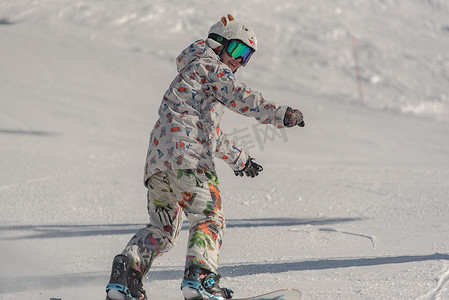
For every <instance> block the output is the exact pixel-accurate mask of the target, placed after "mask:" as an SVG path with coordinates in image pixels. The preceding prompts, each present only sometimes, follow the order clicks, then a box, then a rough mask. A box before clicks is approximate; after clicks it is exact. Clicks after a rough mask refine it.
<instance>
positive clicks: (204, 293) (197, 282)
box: [181, 266, 234, 300]
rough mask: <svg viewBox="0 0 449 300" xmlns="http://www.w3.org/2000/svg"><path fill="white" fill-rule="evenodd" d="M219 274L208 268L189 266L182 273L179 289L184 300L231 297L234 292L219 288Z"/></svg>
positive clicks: (216, 299)
mask: <svg viewBox="0 0 449 300" xmlns="http://www.w3.org/2000/svg"><path fill="white" fill-rule="evenodd" d="M220 277H221V276H220V275H218V274H215V273H213V272H210V271H209V270H206V269H203V268H200V267H197V266H191V267H189V268H188V269H187V270H186V272H185V273H184V280H183V281H182V283H181V290H182V293H183V296H184V299H185V300H206V299H213V300H224V299H231V298H232V295H233V294H234V292H233V291H232V290H230V289H227V288H220V286H219V280H220Z"/></svg>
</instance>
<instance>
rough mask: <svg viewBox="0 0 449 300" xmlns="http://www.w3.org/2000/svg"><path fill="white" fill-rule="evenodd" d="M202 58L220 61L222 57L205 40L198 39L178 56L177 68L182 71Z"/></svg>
mask: <svg viewBox="0 0 449 300" xmlns="http://www.w3.org/2000/svg"><path fill="white" fill-rule="evenodd" d="M200 58H210V59H212V60H214V61H218V60H219V59H220V58H219V57H218V55H217V54H215V52H214V50H212V48H210V47H209V46H208V45H207V44H206V42H205V41H204V40H198V41H196V42H194V43H193V44H191V45H190V46H188V47H187V48H185V49H184V50H183V51H182V52H181V54H179V56H178V57H177V58H176V68H177V69H178V72H181V71H182V70H183V69H184V68H185V67H187V66H188V65H190V64H191V63H192V62H193V61H195V60H197V59H200Z"/></svg>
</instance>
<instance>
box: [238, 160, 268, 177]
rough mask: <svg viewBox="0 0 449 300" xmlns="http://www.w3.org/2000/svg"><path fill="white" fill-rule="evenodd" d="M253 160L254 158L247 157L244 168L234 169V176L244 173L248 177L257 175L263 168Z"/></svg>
mask: <svg viewBox="0 0 449 300" xmlns="http://www.w3.org/2000/svg"><path fill="white" fill-rule="evenodd" d="M253 160H254V158H251V157H250V158H248V161H247V162H246V165H245V168H243V170H240V171H234V174H235V176H243V175H246V176H248V177H252V178H254V177H256V176H257V175H259V173H260V172H262V171H263V168H262V166H261V165H258V164H256V163H255V162H254V161H253Z"/></svg>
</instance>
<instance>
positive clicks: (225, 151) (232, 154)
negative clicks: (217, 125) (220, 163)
mask: <svg viewBox="0 0 449 300" xmlns="http://www.w3.org/2000/svg"><path fill="white" fill-rule="evenodd" d="M216 141H217V148H216V150H215V156H216V157H218V158H220V159H222V160H224V161H225V162H226V163H227V164H228V165H229V166H230V167H231V168H232V169H233V170H234V171H239V170H242V169H243V168H245V165H246V162H247V161H248V158H249V155H248V154H247V153H246V152H245V150H244V149H243V148H241V147H239V146H238V145H237V144H236V143H235V142H234V141H233V140H232V139H230V138H229V137H228V136H227V135H226V134H224V133H223V132H222V131H221V130H219V134H218V137H217V140H216Z"/></svg>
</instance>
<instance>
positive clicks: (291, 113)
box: [284, 107, 306, 127]
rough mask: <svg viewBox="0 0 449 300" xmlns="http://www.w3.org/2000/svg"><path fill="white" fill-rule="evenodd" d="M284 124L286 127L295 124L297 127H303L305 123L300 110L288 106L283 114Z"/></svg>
mask: <svg viewBox="0 0 449 300" xmlns="http://www.w3.org/2000/svg"><path fill="white" fill-rule="evenodd" d="M284 125H285V126H287V127H293V126H296V125H298V126H299V127H304V125H306V124H305V123H304V120H303V116H302V112H300V111H299V110H298V109H293V108H291V107H288V108H287V111H286V112H285V115H284Z"/></svg>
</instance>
